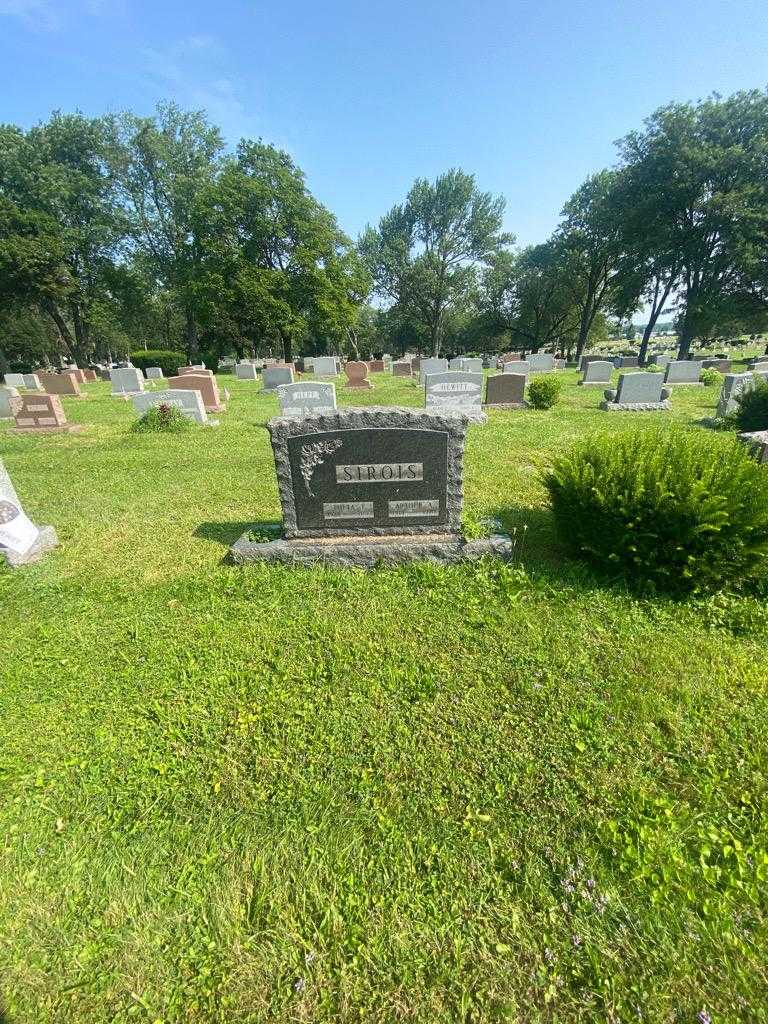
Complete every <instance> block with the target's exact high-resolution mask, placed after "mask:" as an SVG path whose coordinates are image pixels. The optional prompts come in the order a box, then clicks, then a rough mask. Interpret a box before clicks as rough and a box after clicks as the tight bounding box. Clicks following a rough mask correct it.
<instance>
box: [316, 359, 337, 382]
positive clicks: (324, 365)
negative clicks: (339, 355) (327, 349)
mask: <svg viewBox="0 0 768 1024" xmlns="http://www.w3.org/2000/svg"><path fill="white" fill-rule="evenodd" d="M312 372H313V373H314V374H315V376H316V377H335V376H337V374H338V373H339V363H338V360H337V359H336V356H314V357H313V359H312Z"/></svg>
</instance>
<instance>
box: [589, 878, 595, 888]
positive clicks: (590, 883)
mask: <svg viewBox="0 0 768 1024" xmlns="http://www.w3.org/2000/svg"><path fill="white" fill-rule="evenodd" d="M596 885H597V883H596V882H595V880H594V878H588V879H587V888H588V889H594V888H595V886H596Z"/></svg>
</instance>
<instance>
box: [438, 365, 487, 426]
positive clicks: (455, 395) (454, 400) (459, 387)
mask: <svg viewBox="0 0 768 1024" xmlns="http://www.w3.org/2000/svg"><path fill="white" fill-rule="evenodd" d="M483 380H484V378H483V375H482V373H466V372H465V371H464V370H446V371H444V372H443V373H430V374H427V380H426V383H425V384H424V397H425V406H426V408H427V409H432V410H434V409H458V410H460V411H461V412H467V413H472V414H475V413H478V414H479V416H478V417H477V418H478V419H479V420H480V421H481V422H485V419H486V416H485V414H484V413H483V411H482V409H483Z"/></svg>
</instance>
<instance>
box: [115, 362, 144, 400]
mask: <svg viewBox="0 0 768 1024" xmlns="http://www.w3.org/2000/svg"><path fill="white" fill-rule="evenodd" d="M109 379H110V380H111V381H112V394H113V395H135V394H136V392H137V391H143V390H144V377H143V375H142V372H141V370H137V369H136V367H135V366H121V367H115V369H113V370H110V378H109Z"/></svg>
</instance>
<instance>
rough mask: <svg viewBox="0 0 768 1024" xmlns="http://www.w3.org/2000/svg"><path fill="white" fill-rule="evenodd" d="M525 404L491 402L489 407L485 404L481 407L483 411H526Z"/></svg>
mask: <svg viewBox="0 0 768 1024" xmlns="http://www.w3.org/2000/svg"><path fill="white" fill-rule="evenodd" d="M527 408H528V403H527V402H492V403H491V404H490V405H488V403H487V402H486V403H485V404H484V405H483V409H527Z"/></svg>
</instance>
